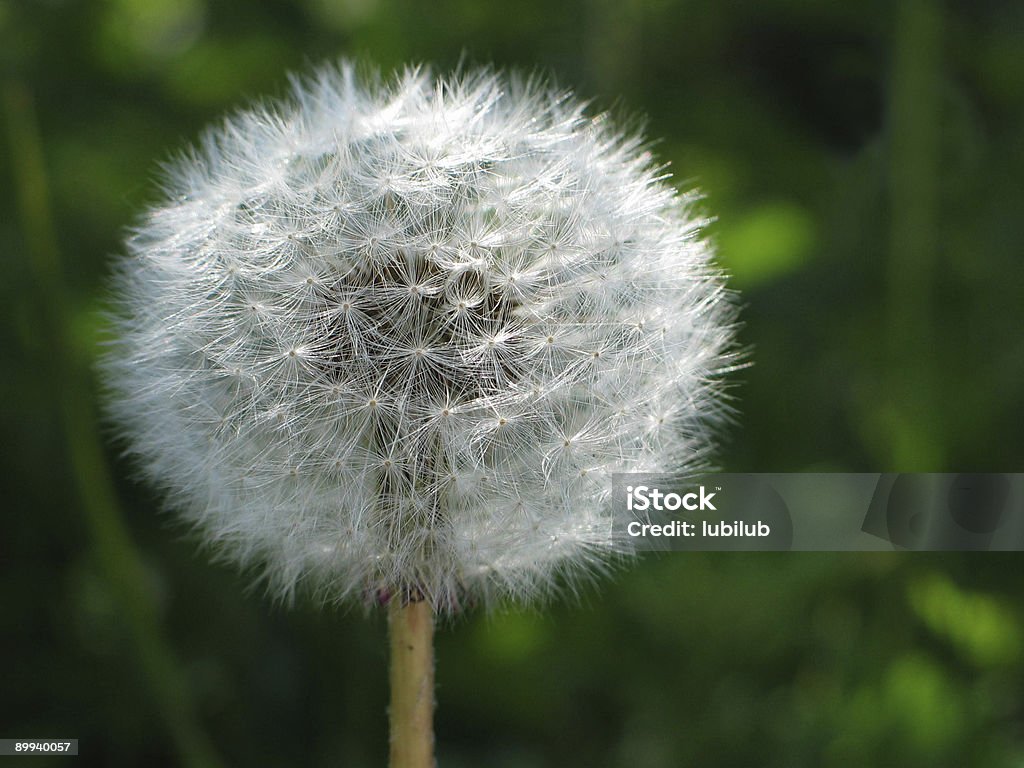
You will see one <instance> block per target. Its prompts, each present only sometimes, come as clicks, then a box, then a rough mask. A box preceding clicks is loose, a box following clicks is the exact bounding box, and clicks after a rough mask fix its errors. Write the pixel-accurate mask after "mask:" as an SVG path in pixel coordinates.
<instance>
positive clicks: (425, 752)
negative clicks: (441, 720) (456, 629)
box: [388, 596, 434, 768]
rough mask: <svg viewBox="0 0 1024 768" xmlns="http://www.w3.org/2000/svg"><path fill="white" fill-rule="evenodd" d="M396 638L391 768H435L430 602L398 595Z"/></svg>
mask: <svg viewBox="0 0 1024 768" xmlns="http://www.w3.org/2000/svg"><path fill="white" fill-rule="evenodd" d="M388 632H389V634H390V636H391V708H390V717H391V761H390V766H391V768H434V722H433V721H434V616H433V609H432V608H431V605H430V603H429V601H427V600H422V599H421V600H417V601H415V602H411V601H405V600H403V599H400V597H398V596H396V597H395V598H394V599H392V601H391V604H390V606H389V607H388Z"/></svg>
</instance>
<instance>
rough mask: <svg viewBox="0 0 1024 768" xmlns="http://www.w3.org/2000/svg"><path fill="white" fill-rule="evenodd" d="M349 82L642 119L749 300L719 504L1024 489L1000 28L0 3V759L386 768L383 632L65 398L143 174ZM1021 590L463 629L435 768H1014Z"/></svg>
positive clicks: (838, 563) (1019, 757)
mask: <svg viewBox="0 0 1024 768" xmlns="http://www.w3.org/2000/svg"><path fill="white" fill-rule="evenodd" d="M340 55H349V56H356V57H359V58H364V59H367V60H370V61H372V62H376V63H377V64H379V65H381V66H382V67H384V68H385V69H387V68H392V67H396V66H400V65H401V64H404V63H406V62H409V61H425V62H431V63H434V64H436V65H437V67H438V68H439V69H440V70H442V71H443V70H445V69H448V68H451V67H453V66H455V65H456V64H457V63H458V62H459V60H460V58H462V57H465V58H466V59H467V60H469V61H477V62H483V63H487V62H493V63H496V64H498V65H501V66H505V65H515V66H519V67H524V68H528V69H533V68H537V67H539V68H540V69H541V70H542V71H545V72H548V73H549V74H551V75H553V76H554V77H555V78H557V80H558V81H559V82H560V83H562V84H566V85H572V86H574V87H576V89H577V91H578V93H579V94H580V95H581V96H582V97H584V98H588V99H592V100H593V103H594V105H595V109H602V108H610V109H612V110H613V111H614V112H615V113H617V114H620V115H627V116H628V115H637V114H639V115H642V116H645V117H646V118H647V133H648V135H650V136H651V137H652V138H659V139H660V141H659V143H658V144H657V145H656V149H657V152H658V153H659V155H660V157H661V158H662V159H664V160H666V161H670V162H671V167H672V170H673V172H674V174H675V181H676V183H677V184H679V185H680V186H681V187H683V188H691V187H692V186H694V185H696V186H699V187H700V188H701V189H702V190H703V191H704V193H705V194H706V203H705V205H706V208H707V210H708V211H710V212H712V213H713V214H715V215H716V216H717V222H716V224H715V225H714V227H713V234H714V237H715V238H716V240H717V242H718V245H719V252H720V255H721V261H722V263H723V264H724V265H725V266H726V267H727V268H728V269H729V271H730V272H731V273H732V274H733V275H734V279H733V285H734V287H735V288H737V289H738V290H740V291H741V292H742V298H743V304H744V312H743V319H744V321H745V327H744V328H743V331H742V334H741V335H742V341H743V343H744V344H745V345H748V346H750V347H751V349H752V354H751V359H752V360H753V361H754V363H755V364H754V365H753V366H752V367H751V368H749V369H747V370H745V371H742V372H740V373H739V374H737V375H736V376H734V377H733V381H734V383H735V385H736V386H735V388H734V390H733V392H734V394H735V395H736V397H737V398H738V406H739V409H740V417H739V419H738V422H737V425H736V426H735V428H733V430H732V431H731V433H730V435H729V437H728V440H727V441H726V443H725V444H724V445H723V449H722V451H721V452H720V454H719V460H720V463H721V465H722V466H723V467H724V468H726V469H729V470H732V471H761V472H768V471H775V472H788V471H839V472H842V471H861V472H871V471H1005V472H1013V471H1021V470H1024V462H1022V458H1024V441H1022V440H1021V425H1022V424H1024V400H1022V398H1021V396H1020V393H1021V382H1022V379H1024V336H1022V333H1021V329H1022V319H1024V310H1022V304H1024V302H1022V298H1024V260H1022V256H1024V184H1022V179H1024V176H1022V171H1024V121H1022V117H1024V4H1021V3H1013V2H997V1H996V0H978V1H976V2H966V1H961V2H946V3H942V2H938V0H907V2H896V3H890V2H881V1H879V2H847V3H828V2H811V1H810V0H762V1H761V2H758V3H752V2H748V3H741V2H725V1H723V0H649V1H648V2H641V1H640V0H586V1H584V0H572V1H571V2H564V3H554V2H550V1H543V2H542V1H541V0H531V1H528V2H514V3H486V2H478V1H476V0H462V1H461V2H452V1H443V2H437V3H420V2H414V0H406V1H405V2H385V1H384V0H305V2H297V3H286V2H282V1H277V2H242V1H240V0H224V1H223V2H220V1H217V2H215V1H214V0H104V1H102V2H86V1H85V0H78V1H76V0H63V1H62V0H0V65H2V73H3V110H2V111H3V116H4V120H3V123H2V125H0V131H2V143H0V211H2V214H0V258H2V271H0V307H2V313H0V430H2V432H0V435H2V445H0V461H2V464H0V473H2V474H0V478H2V483H3V486H2V487H0V505H2V509H3V511H2V520H3V525H2V528H0V574H2V578H0V737H4V738H8V737H9V738H15V737H72V738H78V739H80V749H81V756H80V757H78V758H35V759H34V760H33V762H32V765H36V766H40V767H42V766H45V765H51V764H52V765H70V764H76V765H82V766H86V765H88V766H99V765H103V766H128V765H148V766H162V765H184V766H203V765H211V766H212V765H217V764H222V765H236V766H282V765H294V766H300V765H301V766H329V765H330V766H352V767H353V768H358V767H359V766H379V765H383V764H384V761H385V756H386V753H387V733H386V723H387V720H386V709H385V708H386V695H387V694H386V653H385V650H386V648H385V627H384V622H383V620H382V617H381V616H380V615H372V616H369V617H366V616H363V615H362V614H361V613H360V612H359V611H350V612H344V611H338V610H324V611H321V610H319V609H317V608H316V607H315V606H312V605H309V604H305V603H301V602H300V603H299V604H298V605H297V606H296V607H294V608H291V609H288V608H283V607H279V606H273V605H272V604H270V603H269V602H268V601H267V600H265V599H264V598H263V596H262V595H261V594H260V593H259V592H258V591H253V590H251V589H249V588H248V586H247V585H248V583H249V582H248V580H247V578H246V577H245V575H238V574H235V573H234V572H233V571H231V570H229V569H226V568H224V567H222V566H218V565H216V564H211V563H209V562H207V558H206V557H205V556H203V555H197V554H196V548H195V546H194V542H191V541H189V540H188V539H187V537H185V536H183V535H182V534H181V533H180V531H178V530H177V529H175V528H174V527H173V525H171V524H170V521H168V520H167V519H165V518H162V517H161V516H159V515H158V514H157V513H156V512H155V510H156V508H157V507H158V504H159V499H158V498H157V497H156V495H155V494H154V492H153V491H152V490H151V489H149V488H147V487H144V486H142V485H140V484H138V483H137V482H135V481H134V480H133V477H132V470H131V467H130V466H128V465H126V464H125V463H124V462H123V461H122V459H121V458H120V457H119V456H118V449H117V447H116V446H113V445H111V443H110V441H109V440H107V439H105V437H104V435H103V433H102V431H101V430H100V429H99V428H98V427H97V423H96V417H95V414H96V411H97V407H96V403H95V396H94V386H93V379H92V375H91V373H90V371H91V362H92V359H93V358H94V357H95V354H96V341H97V339H98V338H99V336H100V333H101V320H100V317H99V309H100V308H101V307H102V303H103V297H104V276H105V274H106V272H107V270H108V266H109V263H110V258H111V254H114V253H116V252H118V250H119V248H120V241H121V239H122V237H123V235H124V231H125V228H126V227H127V226H128V225H129V224H130V223H131V222H132V221H133V220H134V218H135V217H136V216H137V214H138V212H139V211H140V210H141V209H142V208H143V207H144V206H145V205H146V203H147V201H150V200H153V199H154V198H155V196H156V193H155V187H154V184H153V179H154V177H155V170H156V167H157V164H158V163H159V161H161V160H164V159H166V158H168V157H169V156H170V154H171V153H172V152H173V151H174V150H177V149H180V148H181V147H183V146H184V145H185V144H186V143H187V142H188V141H190V140H191V139H192V138H194V137H195V136H196V135H197V133H198V132H199V131H200V129H201V128H202V127H203V126H204V125H206V124H207V123H209V122H210V121H212V120H215V119H216V118H217V117H218V116H219V115H221V114H222V113H223V112H224V111H225V110H226V109H229V108H233V107H237V106H240V105H243V104H245V103H247V102H248V101H249V100H251V99H252V98H255V97H258V96H261V95H267V94H270V95H274V94H281V93H283V92H284V91H285V89H286V77H285V76H286V73H287V72H288V71H295V70H302V69H305V68H307V67H308V66H310V65H311V64H313V63H316V62H320V61H323V60H325V59H331V58H335V57H337V56H340ZM1022 564H1024V560H1022V555H1019V554H1002V555H994V554H983V553H976V554H971V555H967V554H911V553H878V554H848V555H828V554H821V555H819V554H800V555H796V554H747V555H740V554H724V553H722V554H675V555H666V556H663V557H660V558H659V557H653V556H649V557H646V558H644V559H642V560H640V561H639V562H637V563H635V564H634V565H633V566H632V567H630V568H628V569H624V570H623V571H622V572H621V573H619V574H618V575H617V576H616V577H615V578H613V579H606V580H604V581H602V582H601V583H600V584H599V585H598V586H596V587H592V588H590V589H587V590H585V591H584V593H583V594H582V596H581V597H580V598H578V599H576V600H567V601H565V602H563V603H561V604H557V605H554V606H551V607H550V608H549V609H546V610H543V611H527V612H523V611H518V610H508V611H506V612H500V613H497V614H496V615H493V616H484V615H479V614H472V615H469V616H466V617H464V618H461V619H459V620H457V621H455V622H454V623H453V624H452V625H450V626H447V627H444V628H442V629H441V630H440V632H439V635H438V639H437V645H438V673H437V674H438V691H437V696H438V710H437V732H438V756H439V763H440V765H441V766H442V768H457V767H459V766H494V767H495V768H530V767H532V766H538V767H541V766H545V767H546V766H588V767H590V766H595V767H596V766H629V767H630V768H642V767H645V766H683V765H700V766H737V765H743V766H748V765H749V766H779V767H781V766H787V767H793V766H797V767H800V766H858V767H860V766H889V765H892V766H897V765H898V766H929V768H934V767H935V766H1020V765H1021V764H1022V762H1024V730H1022V728H1021V722H1022V721H1021V718H1022V716H1024V649H1022V638H1024V611H1022V605H1021V603H1022V597H1024V567H1022ZM5 761H15V762H16V761H17V758H0V763H2V764H6V762H5Z"/></svg>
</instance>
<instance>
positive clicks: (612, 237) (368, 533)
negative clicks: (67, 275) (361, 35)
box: [104, 64, 733, 747]
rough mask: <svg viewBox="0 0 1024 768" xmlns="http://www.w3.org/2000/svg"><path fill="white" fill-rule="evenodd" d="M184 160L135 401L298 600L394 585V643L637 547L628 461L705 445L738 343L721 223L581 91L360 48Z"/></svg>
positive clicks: (127, 274)
mask: <svg viewBox="0 0 1024 768" xmlns="http://www.w3.org/2000/svg"><path fill="white" fill-rule="evenodd" d="M166 176H167V178H166V196H165V199H164V201H163V202H161V203H159V204H158V205H156V206H155V207H153V208H152V209H151V210H150V211H149V213H148V214H147V215H146V217H145V218H144V220H143V221H142V223H141V224H140V225H139V226H138V227H137V229H135V230H134V232H133V233H132V235H131V237H130V239H129V241H128V251H129V258H127V259H125V260H123V261H122V262H121V264H120V268H119V271H118V274H117V281H116V289H117V290H116V293H117V298H118V305H117V306H118V309H117V312H116V316H115V318H114V327H115V337H116V340H115V342H114V344H113V345H112V347H111V349H110V351H109V353H108V354H107V355H106V358H105V362H104V370H105V374H106V381H107V382H108V384H109V389H110V395H111V396H110V401H111V410H112V412H113V415H114V416H115V418H116V419H117V421H118V423H119V424H121V425H122V429H123V434H124V436H125V438H126V439H127V443H128V445H129V447H130V450H131V451H132V452H133V453H134V454H135V455H136V457H137V458H138V460H139V463H140V466H141V467H142V468H143V470H144V472H145V474H146V475H147V476H148V477H149V478H150V479H152V480H153V481H155V482H156V483H158V484H159V485H160V486H162V487H163V489H164V490H165V491H166V496H167V499H168V504H169V506H171V507H173V508H174V509H175V510H178V511H179V512H180V513H181V515H182V516H183V518H184V520H186V521H187V522H188V523H190V524H191V525H192V526H193V527H194V528H195V529H196V530H197V531H198V532H200V534H201V536H202V538H203V539H204V540H205V541H206V542H208V543H209V544H210V545H211V546H212V547H215V549H216V551H217V552H219V553H221V554H222V555H224V556H226V557H228V558H231V559H233V560H235V561H237V562H238V563H240V564H243V565H246V566H258V567H259V568H261V569H262V571H261V572H262V573H263V576H264V578H265V581H266V583H267V584H268V585H269V586H270V588H271V589H272V590H273V591H274V592H275V593H276V594H278V595H279V596H282V597H285V598H289V597H291V596H292V595H293V594H294V593H295V592H296V590H298V589H300V588H301V589H305V590H307V591H308V592H309V593H310V594H314V595H317V596H319V597H320V598H321V599H323V600H325V601H329V602H345V601H357V602H362V603H364V604H373V603H375V602H389V603H390V604H391V605H392V609H393V613H392V631H393V633H394V636H395V637H397V636H398V635H400V634H401V632H402V631H403V630H402V627H404V628H405V629H408V628H409V626H412V624H410V622H412V623H413V624H415V622H421V623H422V622H424V621H426V622H427V623H429V621H430V620H431V618H432V616H433V614H434V613H448V612H453V611H456V610H459V609H460V608H462V607H464V606H466V605H470V604H480V603H483V604H487V603H491V602H493V601H496V600H501V599H506V598H510V599H513V600H519V601H530V600H535V599H538V598H544V597H547V596H549V595H550V594H551V593H552V592H553V591H554V590H555V589H556V587H557V585H560V584H561V585H565V584H572V583H573V578H574V577H577V576H581V575H584V574H587V573H590V572H592V569H593V567H594V566H600V564H602V563H605V562H607V561H608V558H609V556H610V555H614V554H616V553H622V552H627V551H628V542H626V541H624V540H623V538H622V536H621V532H620V530H619V529H618V528H617V527H616V526H615V525H614V514H613V511H612V509H611V504H610V494H611V475H612V473H615V472H630V471H675V472H679V471H690V470H694V469H696V468H698V467H700V466H701V465H702V464H703V463H704V462H705V461H706V459H707V456H708V452H709V450H710V448H711V445H712V440H711V431H712V427H713V426H714V424H715V422H716V421H718V420H719V419H720V417H721V416H722V414H723V406H722V404H721V403H722V398H721V397H720V384H719V382H720V379H721V373H722V372H723V371H724V370H725V369H726V368H728V367H729V366H730V365H731V363H732V362H733V360H732V353H731V350H732V335H733V334H732V328H731V323H732V320H733V310H732V305H731V303H730V302H729V300H728V295H727V293H726V292H725V290H724V287H723V282H722V279H721V276H720V274H719V273H718V271H717V270H716V269H715V267H714V266H713V264H712V261H711V257H712V250H711V248H710V246H709V245H708V243H707V242H706V241H705V240H704V239H702V236H701V231H702V228H703V226H704V225H705V224H706V220H705V219H703V218H701V217H700V216H698V215H695V214H694V212H693V203H694V199H693V197H692V196H680V195H679V194H677V193H676V192H675V191H674V190H673V188H672V187H670V186H669V185H668V184H667V183H666V181H665V174H664V172H663V170H662V169H661V168H659V167H658V166H657V165H655V164H654V162H653V161H652V159H651V157H650V156H649V154H648V153H647V152H646V151H644V149H643V145H642V142H641V140H640V139H639V138H637V137H635V136H626V135H623V134H621V133H620V132H618V131H617V130H616V129H615V128H614V127H612V126H611V125H610V124H609V122H608V120H607V119H606V118H605V117H604V116H601V117H597V118H592V117H588V116H587V114H586V113H585V111H584V108H583V106H581V105H580V104H579V103H578V102H576V101H575V100H574V99H573V98H572V97H571V96H570V95H569V94H566V93H559V92H556V91H553V90H552V89H550V88H549V87H547V86H545V85H544V84H542V83H540V82H538V81H536V80H533V79H523V78H517V77H506V76H502V75H500V74H499V73H496V72H493V71H476V72H465V73H462V74H460V75H458V76H454V77H451V78H448V79H435V78H434V77H432V76H431V75H430V74H429V73H427V72H425V71H424V70H422V69H410V70H408V71H406V72H405V73H404V74H402V75H400V76H398V77H396V78H394V79H393V80H392V81H384V80H383V79H382V78H380V77H379V76H373V75H370V76H367V77H365V78H362V79H361V78H359V77H357V75H356V74H355V72H354V71H353V68H352V67H351V66H350V65H348V64H342V65H340V66H338V67H330V68H325V69H321V70H320V71H318V72H317V73H315V74H314V75H313V76H312V77H311V78H309V79H306V80H301V81H298V80H297V81H295V82H294V83H293V88H292V91H291V95H290V97H289V98H288V99H287V100H286V101H283V102H281V103H276V104H272V105H267V106H261V107H257V108H252V109H249V110H247V111H243V112H240V113H238V114H236V115H234V116H232V117H230V118H228V119H227V120H226V121H225V122H224V123H223V124H221V125H220V126H218V127H215V128H213V129H212V130H210V131H209V132H208V133H207V134H206V135H205V136H204V138H203V140H202V143H201V145H200V146H199V147H198V148H197V149H195V150H193V151H190V152H188V153H187V154H185V155H184V156H183V157H181V158H179V159H178V160H176V161H175V162H172V163H171V164H169V166H168V168H167V174H166ZM401 611H406V613H401ZM410 611H418V612H419V613H418V614H415V615H414V614H413V613H410ZM396 616H398V618H396ZM417 617H418V618H417ZM396 622H404V623H401V626H398V625H396ZM419 631H420V630H415V631H414V633H413V634H414V635H415V634H416V632H419ZM427 636H428V638H429V634H428V635H427ZM399 645H401V643H399ZM424 663H426V662H422V663H419V666H418V667H417V668H418V669H419V672H420V674H422V673H423V668H422V667H423V664H424ZM400 666H401V662H400V660H398V659H397V658H396V661H395V667H394V668H393V676H394V675H395V674H397V673H396V671H395V670H396V669H398V668H399V667H400ZM413 666H416V665H415V664H414V665H413ZM402 674H403V675H404V673H402ZM421 682H422V680H421ZM413 698H415V697H413ZM419 698H421V699H422V698H423V696H420V697H419ZM428 698H430V697H429V696H428ZM396 701H397V699H396ZM396 706H398V705H397V704H396ZM428 715H429V711H428ZM392 716H393V718H394V717H395V713H394V711H393V712H392ZM403 738H404V737H403ZM400 740H401V739H400ZM393 747H394V739H393Z"/></svg>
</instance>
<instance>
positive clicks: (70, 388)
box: [3, 82, 222, 768]
mask: <svg viewBox="0 0 1024 768" xmlns="http://www.w3.org/2000/svg"><path fill="white" fill-rule="evenodd" d="M3 96H4V107H5V112H6V113H7V124H8V133H9V141H10V147H11V158H12V163H13V166H14V187H15V193H16V196H17V202H18V208H19V215H20V219H21V222H22V229H23V234H24V237H25V241H26V245H27V249H28V255H29V260H30V263H31V267H32V270H33V273H34V277H35V281H36V292H37V295H38V296H39V301H38V305H39V307H40V308H41V314H42V316H41V318H40V320H41V321H42V323H43V325H44V333H45V338H46V340H47V343H48V345H49V346H50V348H51V350H52V352H51V354H50V355H49V360H50V362H51V366H52V369H53V370H52V371H51V380H52V381H55V382H57V383H58V387H57V397H58V398H59V402H60V411H61V416H62V418H63V420H64V428H65V431H66V439H67V448H68V454H69V459H70V463H71V469H72V472H73V474H74V477H75V482H76V485H77V487H78V492H79V496H80V499H81V503H82V508H83V511H84V513H85V519H86V523H87V524H88V527H89V530H90V532H91V534H92V545H93V547H94V551H95V560H96V563H97V565H98V566H99V568H100V569H101V572H102V573H103V575H104V577H105V579H106V582H107V584H108V585H109V588H110V589H111V592H112V593H113V595H114V597H115V599H116V600H117V602H118V604H119V605H120V607H121V610H122V612H123V614H124V616H125V618H126V620H127V624H128V626H129V629H130V632H131V635H132V639H133V641H134V643H135V647H136V651H137V653H138V656H139V662H140V666H141V668H142V670H143V673H144V675H145V677H146V678H147V680H148V682H149V684H150V686H151V689H152V691H153V696H154V698H155V699H156V701H157V703H158V705H159V707H160V709H161V711H162V713H163V717H164V719H165V721H166V723H167V727H168V730H169V731H170V733H171V737H172V738H173V739H174V741H175V743H176V746H177V748H178V752H179V754H180V758H181V761H182V763H183V764H184V765H186V766H192V767H194V768H217V766H220V765H222V763H221V761H220V759H219V758H218V756H217V754H216V752H215V750H214V749H213V746H212V745H211V743H210V742H209V740H208V738H207V737H206V734H205V733H204V732H203V731H202V729H201V728H200V727H199V724H198V720H197V717H196V714H195V711H194V707H193V705H192V701H191V698H190V696H189V692H188V688H187V686H186V684H185V682H184V681H185V677H184V675H183V674H182V672H181V669H180V665H179V664H178V662H177V660H176V659H175V658H174V655H173V653H172V652H171V650H170V649H169V648H168V647H167V646H166V645H165V643H164V642H163V639H162V637H161V634H160V626H159V621H158V617H157V615H156V611H155V610H154V607H153V603H152V600H151V597H150V595H149V593H148V591H147V589H146V584H147V582H148V578H147V575H146V572H145V568H144V567H143V564H142V561H141V559H140V557H139V555H138V553H137V551H136V549H135V546H134V544H133V543H132V541H131V536H130V535H129V533H128V531H127V529H126V528H125V525H124V521H123V516H122V514H121V512H120V510H119V505H118V500H117V493H116V491H115V490H114V484H113V481H112V479H111V476H110V470H109V467H108V465H107V461H106V457H105V455H104V452H103V447H102V441H101V439H100V433H99V428H98V425H97V422H96V416H95V413H94V411H93V406H92V398H91V392H92V382H91V379H90V377H89V375H88V373H87V368H86V365H85V361H84V360H80V359H79V358H78V356H77V350H76V349H75V346H74V344H73V343H72V342H71V340H70V338H69V337H70V330H69V329H70V318H69V313H68V310H67V307H68V293H69V292H68V290H67V287H66V286H65V284H64V279H63V271H62V269H61V263H60V252H59V249H58V246H57V238H56V236H55V234H54V227H53V218H52V215H51V211H50V206H49V194H48V191H47V179H46V171H45V166H44V163H43V155H42V147H41V143H40V139H39V131H38V128H37V126H36V120H35V113H34V110H33V107H32V100H31V97H30V95H29V93H28V91H27V90H26V89H25V88H24V87H23V86H22V85H21V84H19V83H14V82H7V83H5V87H4V93H3Z"/></svg>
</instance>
